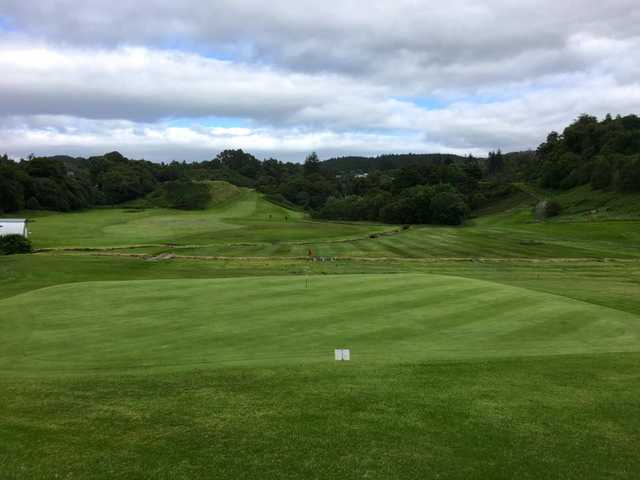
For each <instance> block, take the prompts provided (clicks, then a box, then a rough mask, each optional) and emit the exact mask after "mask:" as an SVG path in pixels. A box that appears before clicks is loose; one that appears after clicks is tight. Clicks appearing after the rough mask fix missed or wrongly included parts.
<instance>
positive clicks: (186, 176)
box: [0, 115, 640, 225]
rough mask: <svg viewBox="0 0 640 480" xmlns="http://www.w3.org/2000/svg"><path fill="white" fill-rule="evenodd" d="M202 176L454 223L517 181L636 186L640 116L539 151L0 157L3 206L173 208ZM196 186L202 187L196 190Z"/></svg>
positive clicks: (346, 211) (318, 204) (277, 196)
mask: <svg viewBox="0 0 640 480" xmlns="http://www.w3.org/2000/svg"><path fill="white" fill-rule="evenodd" d="M201 180H226V181H229V182H231V183H234V184H235V185H238V186H247V187H253V188H256V189H258V190H259V191H261V192H263V193H265V194H266V195H267V196H268V198H270V199H271V200H273V201H275V202H280V203H285V204H288V205H297V206H299V207H301V208H304V209H306V210H308V211H309V212H310V213H311V214H312V215H313V216H315V217H317V218H324V219H334V220H349V221H356V220H367V221H381V222H389V223H403V224H428V223H433V224H451V225H457V224H460V223H462V222H463V221H464V219H465V218H466V216H467V215H468V214H469V212H471V211H473V210H474V209H477V208H480V207H483V206H485V205H487V204H489V203H491V202H492V201H494V200H496V199H499V198H501V197H503V196H505V195H508V194H509V193H510V192H511V191H512V189H513V187H512V183H513V182H528V183H531V184H535V185H539V186H541V187H544V188H551V189H569V188H573V187H575V186H579V185H586V184H590V185H591V186H592V187H593V188H594V189H611V190H616V191H621V192H628V191H640V118H639V117H637V116H635V115H629V116H626V117H616V118H612V117H611V116H607V117H606V118H605V119H603V120H602V121H598V119H596V118H595V117H592V116H588V115H583V116H581V117H580V118H579V119H577V120H576V121H575V122H574V123H573V124H571V125H570V126H568V127H567V128H566V129H565V130H564V131H563V132H562V133H561V134H559V133H557V132H552V133H550V134H549V135H548V137H547V140H546V141H545V142H544V143H542V144H541V145H540V146H539V147H538V149H537V150H536V151H528V152H512V153H505V154H503V153H502V152H500V151H499V150H498V151H496V152H491V153H490V154H489V156H488V157H487V158H474V157H472V156H469V157H461V156H456V155H446V154H424V155H418V154H407V155H382V156H379V157H374V158H369V157H342V158H334V159H330V160H328V161H324V162H322V161H320V160H319V159H318V157H317V155H315V154H311V155H309V156H308V157H307V159H306V160H305V162H304V163H302V164H300V163H285V162H281V161H278V160H276V159H272V158H271V159H267V160H258V159H257V158H256V157H254V156H253V155H251V154H249V153H246V152H244V151H242V150H225V151H223V152H221V153H220V154H218V155H217V156H216V157H215V158H214V159H212V160H210V161H204V162H193V163H186V162H171V163H168V164H164V163H153V162H150V161H145V160H130V159H127V158H125V157H123V156H122V155H121V154H119V153H118V152H112V153H108V154H106V155H103V156H98V157H91V158H87V159H84V158H72V157H65V156H58V157H31V158H28V159H26V160H20V161H19V162H16V161H13V160H10V159H9V158H7V157H6V155H5V156H3V157H0V211H4V212H16V211H19V210H22V209H33V210H38V209H48V210H60V211H69V210H77V209H83V208H88V207H92V206H99V205H117V204H121V203H124V202H128V201H131V200H134V199H138V198H142V197H145V196H147V195H149V194H150V193H151V192H157V191H159V190H161V191H163V192H165V194H166V193H167V192H168V193H170V194H171V196H172V197H175V198H174V199H173V202H172V204H173V205H174V206H175V207H176V208H202V206H203V205H204V204H205V203H206V202H204V201H203V200H202V199H203V198H205V195H206V192H204V189H203V187H202V186H199V185H198V184H197V183H195V182H198V181H201ZM199 187H200V190H203V191H202V192H200V193H201V194H200V195H198V194H197V193H199Z"/></svg>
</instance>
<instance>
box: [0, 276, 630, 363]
mask: <svg viewBox="0 0 640 480" xmlns="http://www.w3.org/2000/svg"><path fill="white" fill-rule="evenodd" d="M0 309H1V310H2V311H3V312H4V317H5V319H4V321H3V322H1V323H0V352H2V353H0V370H4V371H5V372H13V373H20V374H34V373H44V372H54V373H77V372H86V371H90V372H91V371H110V372H119V371H128V370H132V369H133V370H136V369H138V370H145V371H156V370H160V371H161V370H164V369H177V370H184V369H187V370H188V369H193V368H197V367H207V368H209V367H219V366H222V365H227V364H233V365H260V366H267V365H297V364H301V363H307V362H323V363H332V353H333V349H334V348H336V347H340V346H348V347H350V348H352V349H353V358H354V361H355V362H358V363H364V364H371V363H383V364H384V363H396V362H402V361H425V360H436V359H439V360H442V359H448V360H451V359H456V360H459V359H465V358H478V359H482V358H492V357H499V356H509V357H514V356H522V355H557V354H568V353H594V352H619V351H637V350H640V318H639V317H638V316H636V315H633V314H629V313H626V312H623V311H620V310H615V309H610V308H604V307H601V306H596V305H593V304H590V303H586V302H581V301H577V300H572V299H568V298H566V297H559V296H554V295H549V294H544V293H540V292H536V291H530V290H526V289H522V288H515V287H508V286H505V285H500V284H495V283H491V282H485V281H479V280H471V279H464V278H457V277H448V276H438V275H416V274H404V275H355V276H353V275H341V276H322V277H313V278H306V277H298V276H296V277H291V276H280V277H262V278H240V279H225V280H178V281H172V280H168V281H136V282H90V283H79V284H72V285H66V286H65V285H63V286H58V287H52V288H48V289H43V290H36V291H34V292H31V293H26V294H23V295H18V296H14V297H12V298H9V299H5V300H2V301H0Z"/></svg>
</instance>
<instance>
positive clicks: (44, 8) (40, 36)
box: [0, 0, 640, 161]
mask: <svg viewBox="0 0 640 480" xmlns="http://www.w3.org/2000/svg"><path fill="white" fill-rule="evenodd" d="M639 25H640V3H638V0H607V1H603V0H535V1H533V0H518V1H517V2H515V1H513V0H485V1H472V0H447V1H440V0H430V1H428V0H422V1H418V0H367V1H366V2H365V1H363V0H358V1H355V0H339V1H333V0H325V1H322V2H319V1H317V0H314V1H307V0H271V1H269V2H265V1H263V0H260V1H258V0H211V1H207V2H203V1H201V0H180V1H171V2H170V1H166V0H136V1H135V2H119V1H113V0H109V1H107V0H83V1H82V2H79V1H77V0H0V151H3V152H7V153H8V154H9V155H10V156H12V157H14V158H19V157H25V156H27V155H29V154H30V153H34V154H36V155H49V154H62V153H64V154H71V155H78V156H88V155H96V154H102V153H105V152H108V151H112V150H118V151H120V152H121V153H123V154H124V155H125V156H127V157H130V158H145V159H148V160H153V161H170V160H187V161H191V160H206V159H210V158H213V157H214V156H215V155H216V154H217V153H218V152H219V151H221V150H223V149H226V148H242V149H244V150H246V151H249V152H251V153H253V154H254V155H256V156H257V157H259V158H267V157H275V158H279V159H282V160H288V161H302V160H303V159H304V157H305V156H306V155H307V154H308V153H310V152H311V151H316V152H318V154H319V156H320V157H321V158H328V157H331V156H335V155H377V154H382V153H389V152H396V153H403V152H414V153H431V152H450V153H458V154H464V155H466V154H474V155H484V154H486V153H487V152H488V151H490V150H495V149H502V150H503V151H513V150H524V149H530V148H536V147H537V146H538V145H539V144H540V143H541V142H542V141H544V139H545V137H546V135H547V134H548V133H549V132H550V131H552V130H557V131H561V130H562V129H563V128H564V127H565V126H566V125H567V124H569V123H570V122H571V121H572V120H574V119H575V118H577V117H578V116H579V115H581V114H583V113H589V114H593V115H597V116H599V117H602V116H604V115H605V114H606V113H611V114H613V115H616V114H621V115H625V114H630V113H636V114H637V113H640V26H639Z"/></svg>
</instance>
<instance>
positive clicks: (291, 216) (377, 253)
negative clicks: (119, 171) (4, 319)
mask: <svg viewBox="0 0 640 480" xmlns="http://www.w3.org/2000/svg"><path fill="white" fill-rule="evenodd" d="M222 183H224V182H222ZM212 188H214V187H213V186H212ZM219 188H221V192H222V193H224V195H222V194H221V195H222V197H221V198H223V199H222V200H221V201H219V202H217V203H216V204H215V205H214V206H212V207H211V208H209V209H207V210H203V211H191V212H185V211H177V210H167V209H153V208H151V209H96V210H90V211H87V212H79V213H64V214H51V213H46V214H40V215H39V214H35V215H34V214H30V213H25V214H23V215H26V216H27V217H29V218H32V219H33V220H34V222H33V223H32V224H31V227H30V228H31V232H32V239H33V241H34V244H35V246H36V247H38V248H50V247H93V248H96V247H114V246H116V247H123V249H122V251H125V252H126V251H129V249H127V248H126V247H128V246H140V245H150V246H149V247H146V248H143V249H140V248H136V249H135V252H147V253H150V254H160V253H175V254H181V255H198V256H235V257H247V256H267V257H269V256H292V257H300V256H307V255H308V252H309V250H311V251H312V253H314V254H316V255H320V256H327V257H337V256H340V257H345V256H346V257H396V258H433V257H470V258H524V257H528V258H611V257H614V258H639V257H640V249H639V248H638V245H640V220H639V219H638V218H637V216H635V217H634V216H629V215H627V216H626V217H624V218H623V219H621V218H618V217H619V215H618V214H619V213H620V212H623V210H620V208H621V207H620V206H619V205H618V203H620V201H619V200H618V199H617V197H616V199H615V201H614V199H611V198H609V197H607V196H606V195H605V194H602V193H600V194H597V195H596V198H599V199H600V200H599V202H598V203H597V205H610V207H601V210H600V212H601V213H599V214H598V215H595V216H593V218H592V216H591V214H589V216H588V217H585V216H584V215H582V214H580V215H578V214H576V213H571V212H578V211H579V206H580V205H582V204H584V205H585V208H586V207H587V206H589V207H590V206H593V205H595V204H594V203H593V202H594V200H592V201H591V203H589V202H588V201H587V200H586V199H587V198H589V195H590V194H591V193H590V192H584V191H583V190H580V189H576V190H577V191H572V192H571V193H565V194H563V195H564V196H561V197H559V198H561V199H562V201H563V202H565V203H566V205H567V209H568V211H569V213H571V214H570V215H568V216H566V217H560V218H558V219H554V220H552V221H546V222H537V221H534V219H533V215H532V212H531V205H530V201H528V200H527V198H528V197H526V196H524V197H522V196H516V197H515V198H516V199H518V202H517V203H516V204H514V205H506V206H508V207H509V208H508V209H507V210H504V211H493V212H492V213H491V214H490V215H486V216H481V217H479V218H477V219H474V220H471V221H470V222H468V224H467V225H466V226H464V227H457V228H446V227H413V228H411V229H410V230H408V231H400V230H399V229H398V228H397V227H394V226H384V225H367V224H347V223H337V222H334V223H328V222H317V221H316V222H314V221H311V220H310V219H309V218H308V217H306V216H305V215H304V214H303V213H301V212H298V211H294V210H290V209H286V208H284V207H280V206H277V205H274V204H272V203H270V202H268V201H266V200H265V199H264V197H263V196H262V195H260V194H258V193H256V192H253V191H250V190H246V189H243V190H237V189H236V190H234V191H233V192H231V193H229V192H228V188H226V187H225V188H222V187H219ZM214 190H215V188H214ZM598 195H600V196H598ZM634 198H635V197H634ZM630 201H631V200H630ZM632 203H633V202H632ZM633 204H634V205H635V203H633ZM614 207H615V208H614ZM606 208H611V209H612V212H613V213H615V215H613V216H606V215H604V214H603V213H602V212H606V211H607V210H606ZM588 211H589V212H591V211H592V210H591V209H589V210H588ZM381 232H387V233H390V234H389V235H382V236H377V235H376V234H379V233H381ZM372 236H374V238H372ZM167 244H175V245H177V247H176V248H174V247H171V246H167ZM185 247H186V248H185Z"/></svg>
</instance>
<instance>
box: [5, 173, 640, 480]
mask: <svg viewBox="0 0 640 480" xmlns="http://www.w3.org/2000/svg"><path fill="white" fill-rule="evenodd" d="M218 187H220V186H218ZM218 190H220V189H219V188H218ZM227 193H230V192H227ZM231 193H232V192H231ZM554 195H556V194H554ZM560 195H565V196H564V197H563V198H561V201H562V202H563V205H565V209H566V210H565V211H566V215H563V216H561V217H560V218H558V219H554V220H552V221H547V222H535V221H533V219H532V216H531V211H530V205H529V204H528V203H527V202H529V199H528V198H526V197H527V196H526V195H521V196H520V197H519V199H509V200H508V201H505V202H504V204H503V205H501V206H495V208H493V209H491V210H490V211H489V210H488V211H486V212H484V213H485V214H483V215H482V216H480V217H479V218H476V219H474V220H473V221H471V222H470V223H469V224H468V225H467V226H465V227H462V228H447V227H415V228H412V229H410V230H409V231H405V232H401V233H394V234H393V235H388V236H379V237H378V238H369V236H370V234H372V233H375V232H381V231H390V230H395V227H393V226H391V227H389V226H380V225H367V224H341V223H324V222H312V221H310V220H309V219H308V218H306V217H305V215H304V214H303V213H301V212H296V211H293V210H289V209H287V208H283V207H280V206H276V205H273V204H271V203H269V202H267V201H266V200H265V199H264V197H262V196H261V195H259V194H256V193H255V192H252V191H249V190H244V189H243V190H240V191H238V192H235V193H233V194H230V195H228V196H226V197H225V198H224V199H221V200H220V201H216V202H215V205H213V206H212V207H211V208H209V209H207V210H205V211H201V212H180V211H174V210H163V209H147V210H141V211H137V212H135V213H128V212H129V211H130V210H128V209H98V210H90V211H86V212H79V213H72V214H51V213H46V214H45V213H43V214H39V215H37V216H36V218H35V219H36V222H34V223H33V224H32V231H33V234H34V241H35V243H36V246H37V247H65V246H66V247H70V246H71V247H83V248H86V247H93V248H100V247H114V246H122V247H131V246H132V245H150V246H148V247H146V248H135V249H131V248H123V249H121V250H120V252H52V253H41V254H37V255H26V256H12V257H0V440H1V441H0V478H2V479H4V478H7V479H14V478H15V479H24V478H26V479H31V478H47V479H48V478H104V479H111V478H127V479H136V478H140V479H142V478H145V479H146V478H154V479H163V478H166V479H175V478H178V479H180V478H184V479H198V478H203V479H204V478H220V479H223V478H234V479H237V478H349V479H351V478H354V479H355V478H372V479H380V478H388V479H396V478H444V479H449V478H451V479H457V478H465V479H473V478H478V479H487V478H522V479H528V478H531V479H539V478H565V479H574V478H575V479H581V480H583V479H589V478H594V479H595V478H620V479H628V478H637V477H638V476H639V475H640V456H639V455H638V454H637V453H636V450H637V448H636V446H637V445H638V444H639V443H640V420H639V419H640V403H639V402H638V401H637V399H638V398H639V397H640V373H638V369H637V366H638V362H639V361H640V259H639V258H638V249H637V245H638V244H639V243H638V242H639V240H640V227H639V225H640V222H639V221H638V220H637V219H634V218H633V216H632V215H631V213H628V214H627V213H625V212H624V211H623V206H624V205H625V202H626V201H631V202H632V204H633V199H631V198H630V197H625V198H626V199H625V200H624V201H622V200H620V199H619V198H617V197H616V198H613V199H610V200H607V202H608V204H609V205H610V207H611V208H610V209H609V210H602V211H603V212H604V213H602V214H600V215H592V214H589V215H583V214H582V213H580V212H579V208H580V204H581V203H582V204H583V206H584V202H585V201H588V202H592V203H594V204H595V203H599V202H601V201H604V198H605V196H606V195H608V194H604V193H603V194H602V195H600V194H597V198H596V197H594V198H592V199H589V198H590V197H589V196H590V193H589V192H588V191H586V190H584V191H579V190H576V191H571V192H564V193H562V194H560ZM620 198H621V197H620ZM585 199H586V200H585ZM599 204H600V203H599ZM590 205H591V204H590ZM629 211H631V210H629ZM285 215H287V216H288V217H289V220H288V221H285V220H284V216H285ZM28 216H31V215H30V214H29V215H28ZM167 244H175V245H177V246H178V247H184V248H177V247H170V246H167ZM152 245H158V246H152ZM189 246H190V247H189ZM309 248H311V249H313V250H314V252H315V253H318V254H319V255H326V256H330V257H337V258H336V259H334V260H332V261H326V262H320V261H318V262H312V261H308V260H300V259H297V258H294V257H298V256H306V254H307V251H308V249H309ZM129 251H130V252H136V253H150V254H157V253H163V252H172V253H176V254H178V255H186V254H190V255H193V256H194V258H193V259H187V258H180V257H176V258H174V259H171V260H160V261H155V260H154V261H150V260H148V259H143V258H137V257H126V256H112V255H113V254H115V253H121V252H129ZM105 253H106V254H108V255H110V256H105V255H104V254H105ZM203 255H210V256H216V257H219V256H224V257H227V258H225V259H223V260H213V259H206V258H202V256H203ZM249 257H262V258H249ZM376 259H377V260H376ZM608 259H610V260H608ZM342 346H344V347H350V348H351V349H352V358H353V360H352V361H351V362H349V363H342V364H341V363H336V362H334V361H333V354H332V352H333V349H334V348H336V347H342Z"/></svg>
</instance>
